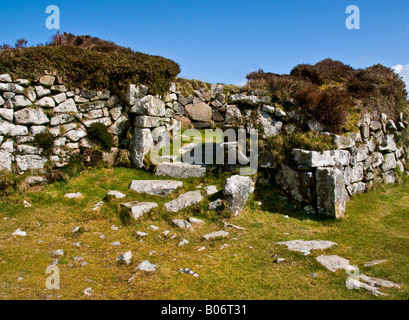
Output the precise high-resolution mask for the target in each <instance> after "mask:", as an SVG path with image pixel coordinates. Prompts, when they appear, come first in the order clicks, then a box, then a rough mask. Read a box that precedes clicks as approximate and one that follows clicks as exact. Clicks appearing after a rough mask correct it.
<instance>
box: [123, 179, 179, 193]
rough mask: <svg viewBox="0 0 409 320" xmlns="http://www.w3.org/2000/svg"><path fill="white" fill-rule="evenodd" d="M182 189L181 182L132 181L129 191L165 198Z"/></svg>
mask: <svg viewBox="0 0 409 320" xmlns="http://www.w3.org/2000/svg"><path fill="white" fill-rule="evenodd" d="M180 187H183V182H181V181H173V180H133V181H132V182H131V184H130V186H129V189H131V190H133V191H135V192H137V193H147V194H150V195H155V196H156V195H157V196H167V195H168V194H170V193H172V192H174V191H176V190H177V189H178V188H180Z"/></svg>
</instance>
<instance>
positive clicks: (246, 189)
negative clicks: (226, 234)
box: [223, 175, 254, 216]
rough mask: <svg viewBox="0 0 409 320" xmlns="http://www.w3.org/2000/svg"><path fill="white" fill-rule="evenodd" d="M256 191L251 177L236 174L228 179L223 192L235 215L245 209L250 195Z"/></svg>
mask: <svg viewBox="0 0 409 320" xmlns="http://www.w3.org/2000/svg"><path fill="white" fill-rule="evenodd" d="M253 192H254V182H253V180H252V179H251V178H250V177H243V176H239V175H234V176H232V177H230V178H228V179H227V180H226V184H225V185H224V190H223V194H224V196H225V198H226V201H227V207H228V209H229V210H230V211H232V212H233V215H234V216H237V215H239V213H240V212H241V211H242V210H243V209H244V206H245V205H246V203H247V201H248V200H249V198H250V195H251V194H252V193H253Z"/></svg>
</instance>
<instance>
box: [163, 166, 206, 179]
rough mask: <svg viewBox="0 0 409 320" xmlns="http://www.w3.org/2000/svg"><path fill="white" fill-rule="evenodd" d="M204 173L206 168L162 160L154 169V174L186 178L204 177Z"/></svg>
mask: <svg viewBox="0 0 409 320" xmlns="http://www.w3.org/2000/svg"><path fill="white" fill-rule="evenodd" d="M205 174H206V168H204V167H202V166H200V165H193V164H188V163H183V162H173V163H170V162H162V163H159V164H158V167H157V169H156V175H157V176H159V177H173V178H179V179H187V178H200V177H204V176H205Z"/></svg>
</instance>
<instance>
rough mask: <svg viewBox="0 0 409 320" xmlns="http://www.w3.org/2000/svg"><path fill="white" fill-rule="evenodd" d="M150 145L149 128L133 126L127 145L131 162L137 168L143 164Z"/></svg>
mask: <svg viewBox="0 0 409 320" xmlns="http://www.w3.org/2000/svg"><path fill="white" fill-rule="evenodd" d="M152 147H153V139H152V134H151V131H150V130H149V129H141V128H134V135H133V137H132V140H131V143H130V146H129V151H130V153H131V161H132V164H133V165H134V166H135V167H137V168H142V167H143V166H144V164H143V160H144V159H145V156H146V155H147V154H148V153H149V152H150V151H151V149H152Z"/></svg>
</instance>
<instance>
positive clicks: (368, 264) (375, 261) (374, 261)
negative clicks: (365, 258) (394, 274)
mask: <svg viewBox="0 0 409 320" xmlns="http://www.w3.org/2000/svg"><path fill="white" fill-rule="evenodd" d="M386 261H388V260H373V261H369V262H367V263H365V264H364V267H372V266H376V265H377V264H381V263H385V262H386Z"/></svg>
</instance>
